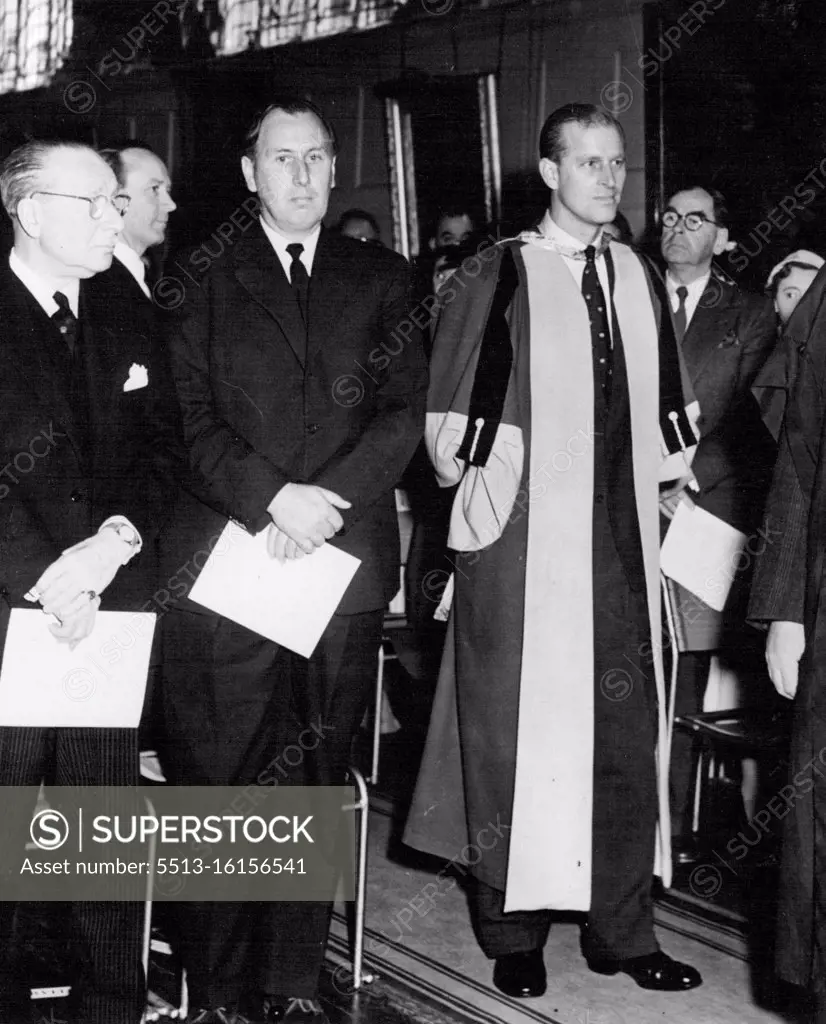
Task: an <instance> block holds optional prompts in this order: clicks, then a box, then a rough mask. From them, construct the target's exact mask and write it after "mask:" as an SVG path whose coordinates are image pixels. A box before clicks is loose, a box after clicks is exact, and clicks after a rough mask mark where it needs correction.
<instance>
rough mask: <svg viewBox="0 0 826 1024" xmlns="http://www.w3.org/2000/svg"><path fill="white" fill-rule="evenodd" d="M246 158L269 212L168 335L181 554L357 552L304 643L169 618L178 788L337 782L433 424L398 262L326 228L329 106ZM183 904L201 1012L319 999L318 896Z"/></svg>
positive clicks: (291, 109)
mask: <svg viewBox="0 0 826 1024" xmlns="http://www.w3.org/2000/svg"><path fill="white" fill-rule="evenodd" d="M241 165H242V170H243V173H244V178H245V180H246V183H247V186H248V188H249V189H250V190H251V191H252V192H254V193H257V195H258V198H259V200H260V203H261V221H260V226H256V227H255V228H254V229H253V230H251V231H250V232H249V233H248V234H246V235H245V236H244V237H243V238H242V239H241V240H240V241H239V242H238V243H237V244H236V245H235V246H234V247H233V248H229V249H228V250H227V251H226V252H225V253H224V255H223V256H222V257H221V258H220V259H218V260H217V261H216V262H215V264H214V265H213V266H212V267H211V269H210V270H209V272H208V273H207V274H206V276H205V277H204V279H203V281H202V287H201V289H200V290H199V291H198V292H197V294H196V295H194V297H193V300H192V303H191V305H190V307H189V308H188V310H187V313H186V314H185V316H184V317H183V319H182V321H181V324H180V329H179V330H177V331H176V332H175V333H174V335H173V337H172V342H171V355H172V363H173V374H174V377H175V382H176V386H177V390H178V397H179V400H180V403H181V408H182V411H183V418H184V434H185V440H186V443H187V446H188V449H189V456H190V467H191V469H192V472H193V476H194V485H195V487H196V488H197V490H198V493H199V496H200V498H201V501H200V502H195V501H193V502H192V503H191V504H190V506H189V507H188V508H186V509H182V510H181V513H180V515H179V516H178V517H177V522H176V525H175V527H174V528H173V530H172V531H171V533H170V535H169V537H168V538H167V540H168V543H169V545H170V556H171V558H173V559H174V558H177V559H179V560H180V561H183V559H184V558H187V557H189V556H191V554H192V552H194V551H197V550H198V549H202V550H203V549H207V550H208V548H209V543H210V538H214V537H215V536H217V535H218V534H219V533H220V531H221V529H222V528H223V527H224V526H225V524H226V522H227V519H228V518H231V519H233V520H235V521H237V522H239V523H242V524H243V525H244V526H246V528H247V529H248V530H249V531H251V532H253V533H259V532H260V531H262V530H265V529H266V530H267V531H268V535H269V544H270V551H271V553H272V555H273V556H274V557H277V558H279V559H285V558H286V559H292V558H298V557H312V553H313V551H314V550H315V549H316V548H318V547H320V546H321V545H323V544H325V543H327V542H332V543H334V544H335V545H336V546H337V547H340V548H342V549H343V550H345V551H348V552H350V553H351V554H353V555H355V556H357V557H358V558H360V559H361V566H360V567H359V569H358V571H357V573H356V576H355V578H354V580H353V582H352V584H351V585H350V587H349V589H348V591H347V593H346V594H345V596H344V599H343V601H342V602H341V604H340V605H339V607H338V609H337V613H336V614H335V615H334V616H333V619H332V621H331V622H330V624H329V626H328V628H327V630H326V632H325V634H324V636H323V637H322V639H321V641H320V643H319V645H318V647H317V649H316V651H315V653H314V654H313V656H312V658H310V659H309V660H305V659H303V658H301V657H299V656H297V655H294V654H292V653H291V652H290V651H288V650H286V649H284V648H279V647H278V646H277V645H275V644H274V643H272V642H270V641H269V640H265V639H264V638H263V637H261V636H258V635H256V634H253V633H251V632H248V631H247V630H245V629H243V628H242V627H240V626H237V625H235V624H234V623H232V622H230V621H228V620H226V619H223V618H219V617H217V616H214V615H211V614H205V610H204V609H203V608H200V607H199V606H197V605H195V604H192V603H186V605H185V603H184V602H180V603H178V604H176V605H175V607H174V608H173V609H172V611H171V612H170V614H169V615H168V616H166V618H165V620H164V621H165V626H166V631H165V656H164V702H165V707H166V725H167V730H168V733H169V740H170V741H171V742H170V750H169V754H168V756H167V759H166V760H165V761H164V769H165V771H166V774H167V777H168V778H169V779H170V781H172V782H174V783H178V784H200V785H210V784H223V785H228V784H233V785H242V784H247V783H251V782H256V781H258V782H263V783H265V784H266V783H270V784H272V782H273V781H275V782H277V783H285V782H286V783H288V784H289V783H293V784H304V783H322V784H340V783H341V782H342V781H343V779H344V773H345V769H346V766H347V764H348V760H349V756H350V747H351V742H352V738H353V735H354V733H355V731H356V729H357V727H358V724H359V722H360V720H361V717H362V715H363V713H364V709H365V706H366V704H367V700H368V695H369V693H370V690H371V687H372V685H373V680H374V678H375V666H376V657H377V654H378V645H379V642H380V638H381V630H382V617H383V613H384V609H385V608H386V606H387V604H388V602H389V600H390V599H391V598H392V596H393V595H394V593H395V592H396V591H397V589H398V586H399V535H398V524H397V516H396V509H395V499H394V486H395V484H396V483H397V482H398V480H399V478H400V476H401V474H402V471H403V469H404V467H405V465H406V464H407V462H408V461H409V459H410V457H411V456H412V454H413V451H414V449H415V447H416V444H417V442H418V440H419V438H420V436H421V434H422V432H423V427H424V398H425V390H426V384H427V380H426V371H425V366H424V359H423V356H422V353H421V346H420V342H419V339H418V337H417V336H416V328H415V327H414V325H413V324H412V323H411V321H410V320H408V319H407V316H406V314H407V309H408V267H407V264H406V263H405V261H404V260H403V259H402V258H401V257H400V256H398V255H396V254H395V253H393V252H391V251H389V250H387V249H383V248H379V247H378V246H366V245H364V244H362V243H361V242H359V241H356V240H354V239H349V238H344V237H342V236H341V235H340V234H338V233H337V232H333V231H327V230H325V229H324V228H323V227H322V223H321V222H322V218H323V217H324V215H325V213H326V210H327V202H328V197H329V193H330V189H331V188H332V186H333V180H334V173H335V141H334V136H333V132H332V129H331V127H330V126H329V124H328V123H327V122H326V120H325V119H324V117H323V115H322V114H321V112H320V111H318V110H317V109H316V108H315V107H314V106H312V105H311V104H309V103H307V102H305V101H303V100H300V101H283V102H279V103H276V104H273V105H272V106H271V107H269V108H268V109H267V110H266V111H265V112H264V113H263V114H262V115H261V116H260V117H259V118H258V119H257V120H256V122H255V124H254V126H253V127H252V129H251V130H250V132H249V133H248V136H247V147H246V150H245V152H244V155H243V157H242V161H241ZM201 564H203V563H201ZM313 726H315V728H316V730H318V729H321V731H322V733H323V739H322V740H321V741H319V742H317V743H316V744H315V749H314V750H309V749H306V748H308V747H309V746H312V745H313V744H308V743H303V744H302V748H304V749H305V756H304V757H302V758H300V761H301V763H300V764H299V765H293V766H288V765H287V764H286V763H285V760H284V759H281V758H280V752H282V751H284V750H285V748H286V747H287V746H289V745H290V744H291V743H297V742H299V740H300V737H302V736H306V735H309V734H308V733H306V730H307V729H310V728H312V727H313ZM181 910H182V912H185V913H186V919H185V920H184V927H183V928H182V952H183V958H184V963H185V964H186V967H187V971H188V976H189V981H190V991H191V1002H192V1004H193V1005H194V1006H196V1007H201V1008H202V1009H203V1019H204V1020H222V1019H224V1017H222V1016H220V1015H221V1014H224V1015H226V1014H227V1013H229V1014H232V1013H233V1012H235V1011H236V1008H237V1006H238V1003H239V1000H240V999H241V998H242V996H248V997H250V1003H251V1005H247V1006H246V1008H245V1011H244V1012H245V1016H248V1017H250V1018H252V1019H253V1020H258V1019H262V1020H264V1019H266V1020H280V1019H283V1018H284V1017H285V1016H286V1017H287V1018H288V1019H289V1020H296V1021H297V1020H301V1019H304V1017H306V1016H307V1015H309V1014H312V1011H313V1009H314V1007H312V1006H311V1005H310V1004H309V1003H308V1002H307V1001H308V1000H312V998H313V997H314V996H315V994H316V985H317V979H318V974H319V971H320V967H321V962H322V957H323V952H324V944H325V940H326V933H327V927H328V920H329V910H330V908H329V907H328V906H327V905H326V904H311V903H294V904H290V903H280V904H260V905H253V904H246V905H240V906H237V905H236V906H232V905H228V904H212V905H210V904H206V905H204V904H202V905H194V904H187V905H185V906H182V908H181ZM222 1008H224V1009H222ZM302 1014H303V1015H304V1016H302ZM198 1019H201V1018H198ZM313 1019H315V1020H319V1019H320V1018H319V1017H318V1016H315V1017H313Z"/></svg>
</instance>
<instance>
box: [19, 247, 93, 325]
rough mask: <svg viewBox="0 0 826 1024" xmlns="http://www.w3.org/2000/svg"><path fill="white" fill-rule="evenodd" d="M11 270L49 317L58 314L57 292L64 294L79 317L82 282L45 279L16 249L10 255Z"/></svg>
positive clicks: (75, 279) (73, 279) (74, 279)
mask: <svg viewBox="0 0 826 1024" xmlns="http://www.w3.org/2000/svg"><path fill="white" fill-rule="evenodd" d="M9 268H10V269H11V271H12V273H13V274H15V275H16V276H17V277H18V278H19V279H20V280H21V281H22V282H23V284H24V285H25V287H26V288H28V290H29V291H30V292H31V293H32V295H33V296H34V298H35V299H37V301H38V303H39V304H40V305H41V306H42V307H43V311H44V312H45V313H46V314H47V316H54V314H55V313H56V312H57V308H58V307H57V303H56V302H55V300H54V293H55V292H63V294H64V295H65V296H66V298H67V299H68V300H69V306H70V308H71V310H72V312H73V313H74V315H75V316H77V315H78V306H79V303H80V281H79V280H78V279H77V278H72V279H71V280H69V281H65V280H63V281H61V280H57V279H50V278H46V277H43V276H42V275H41V274H38V273H37V272H35V271H34V270H32V268H31V267H29V266H28V265H27V264H25V263H24V262H23V261H22V260H21V259H20V257H19V255H18V254H17V250H16V249H12V251H11V252H10V253H9Z"/></svg>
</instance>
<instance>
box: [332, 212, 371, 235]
mask: <svg viewBox="0 0 826 1024" xmlns="http://www.w3.org/2000/svg"><path fill="white" fill-rule="evenodd" d="M351 220H366V221H367V223H368V224H369V225H370V227H371V228H372V229H373V230H374V231H375V232H376V234H377V235H380V234H381V230H380V228H379V222H378V221H377V220H376V218H375V217H374V216H373V214H372V213H368V212H367V210H358V209H356V208H353V209H352V210H345V211H344V213H342V215H341V216H340V217H339V219H338V224H336V231H343V230H344V228H345V227H346V225H347V223H348V222H349V221H351Z"/></svg>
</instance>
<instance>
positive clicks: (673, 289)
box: [665, 270, 711, 302]
mask: <svg viewBox="0 0 826 1024" xmlns="http://www.w3.org/2000/svg"><path fill="white" fill-rule="evenodd" d="M710 277H711V271H710V270H709V272H708V273H707V274H704V275H703V276H702V277H698V278H697V280H696V281H692V282H691V284H686V285H683V284H681V283H680V282H679V281H678V280H676V278H674V277H672V276H671V271H670V270H667V271H666V274H665V284H666V287H667V288H668V293H669V295H676V294H677V289H678V288H685V289H686V290H687V292H688V294H687V295H686V302H688V301H689V300H690V299H696V301H697V302H699V301H700V296H701V295H702V294H703V292H704V291H705V290H706V285H707V284H708V282H709V278H710Z"/></svg>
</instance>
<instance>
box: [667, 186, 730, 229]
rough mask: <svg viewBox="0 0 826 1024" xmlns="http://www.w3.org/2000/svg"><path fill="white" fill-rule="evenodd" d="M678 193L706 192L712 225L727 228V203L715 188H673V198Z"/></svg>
mask: <svg viewBox="0 0 826 1024" xmlns="http://www.w3.org/2000/svg"><path fill="white" fill-rule="evenodd" d="M680 192H708V194H709V195H710V196H711V213H712V216H713V217H714V223H715V224H719V225H720V227H721V228H727V227H729V212H728V203H727V202H726V197H725V196H724V195H723V193H722V192H721V191H720V190H719V189H717V188H709V187H708V185H696V184H689V185H682V186H681V187H680V188H675V189H674V191H673V192H672V193H671V197H672V198H673V197H674V196H676V195H677V194H678V193H680Z"/></svg>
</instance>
